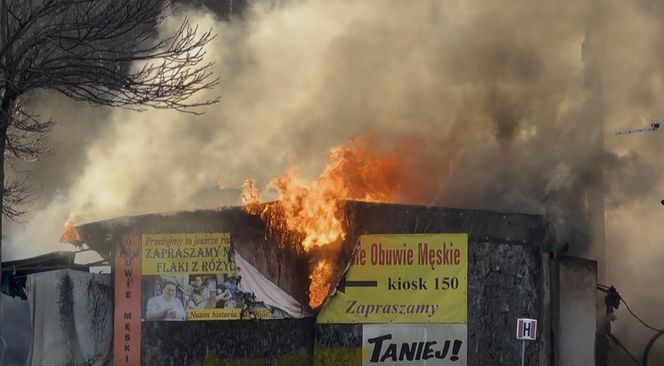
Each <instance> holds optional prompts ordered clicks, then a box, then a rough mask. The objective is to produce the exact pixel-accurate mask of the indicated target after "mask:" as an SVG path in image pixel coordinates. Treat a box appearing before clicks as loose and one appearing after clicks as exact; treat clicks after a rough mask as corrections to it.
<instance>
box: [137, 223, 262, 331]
mask: <svg viewBox="0 0 664 366" xmlns="http://www.w3.org/2000/svg"><path fill="white" fill-rule="evenodd" d="M141 251H142V256H141V259H142V279H143V280H142V287H143V291H142V304H143V306H142V319H143V320H145V321H178V320H180V321H182V320H236V319H270V318H271V317H272V312H271V311H270V310H269V309H267V308H265V307H264V306H261V305H260V304H258V302H257V301H256V299H255V298H254V297H253V296H252V295H251V294H247V293H244V292H242V291H241V281H242V278H241V276H240V275H239V274H238V269H237V265H236V264H235V260H234V256H233V253H232V250H231V247H230V235H229V234H228V233H178V234H144V235H143V236H142V245H141Z"/></svg>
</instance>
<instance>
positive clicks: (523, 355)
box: [521, 340, 526, 366]
mask: <svg viewBox="0 0 664 366" xmlns="http://www.w3.org/2000/svg"><path fill="white" fill-rule="evenodd" d="M525 364H526V341H525V340H522V341H521V366H524V365H525Z"/></svg>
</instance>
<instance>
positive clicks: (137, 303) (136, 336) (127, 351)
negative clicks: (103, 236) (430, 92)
mask: <svg viewBox="0 0 664 366" xmlns="http://www.w3.org/2000/svg"><path fill="white" fill-rule="evenodd" d="M114 281H115V286H114V287H115V314H114V320H113V335H114V339H113V344H114V350H113V365H116V366H118V365H123V366H126V365H140V364H141V236H140V234H135V235H131V236H125V237H122V238H121V239H120V242H119V243H118V244H117V245H116V247H115V273H114Z"/></svg>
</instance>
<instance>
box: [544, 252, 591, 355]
mask: <svg viewBox="0 0 664 366" xmlns="http://www.w3.org/2000/svg"><path fill="white" fill-rule="evenodd" d="M558 263H559V264H558V276H559V279H560V280H559V282H558V296H557V298H558V303H557V305H558V306H557V309H558V310H557V311H556V313H557V316H556V319H557V321H556V322H555V324H554V331H555V332H556V342H555V345H556V350H555V352H556V355H558V357H557V358H556V363H555V365H556V366H592V365H595V332H596V329H597V327H596V313H597V290H596V288H597V262H595V261H591V260H587V259H581V258H570V257H561V258H559V260H558Z"/></svg>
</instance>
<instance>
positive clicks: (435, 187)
mask: <svg viewBox="0 0 664 366" xmlns="http://www.w3.org/2000/svg"><path fill="white" fill-rule="evenodd" d="M210 3H211V4H214V2H210ZM223 4H224V6H228V5H229V4H233V1H230V2H228V1H226V2H223ZM235 5H236V9H233V10H232V11H231V14H230V17H227V18H224V19H222V18H221V17H220V16H219V14H220V13H219V12H215V11H213V10H214V9H212V10H211V9H209V8H206V7H205V6H201V5H200V4H196V5H192V4H188V5H187V4H182V3H180V4H179V11H178V12H177V13H176V15H177V16H176V17H175V18H174V19H172V23H169V24H167V25H166V26H165V28H164V33H165V34H167V33H169V32H171V31H173V29H174V28H173V27H175V26H177V25H178V24H179V22H180V21H181V20H182V17H184V16H187V17H189V18H190V19H191V20H192V22H193V23H197V24H198V25H199V26H200V28H201V29H207V28H213V29H214V31H215V33H217V35H218V37H217V39H216V40H215V41H214V42H213V44H211V45H210V46H209V47H208V57H209V59H210V60H213V61H214V62H215V63H216V64H215V66H214V68H215V72H216V75H217V76H220V77H221V83H220V86H219V87H218V88H217V89H216V90H213V91H210V92H209V93H208V96H217V95H218V96H220V97H221V101H220V102H219V103H218V104H216V105H213V106H210V107H207V108H203V109H201V111H202V112H204V113H205V114H204V115H202V116H194V115H190V114H183V113H178V112H175V111H153V110H148V111H144V112H140V113H139V112H134V111H128V110H122V109H115V110H111V109H106V108H96V107H93V106H89V105H85V104H80V103H74V102H71V101H69V100H67V99H65V98H64V97H62V96H59V95H56V94H52V93H48V92H43V93H40V94H35V95H32V96H31V97H30V99H29V100H28V101H27V102H28V104H29V106H30V108H31V110H32V111H34V112H36V113H38V114H41V115H42V116H46V117H48V116H52V117H53V119H54V120H56V121H57V122H58V125H57V127H56V128H55V130H54V131H53V133H52V136H51V137H50V139H49V141H48V143H49V145H50V152H49V154H47V155H46V156H44V158H43V159H42V160H40V161H38V162H35V163H31V164H23V165H20V168H21V169H29V182H30V183H31V184H32V185H33V198H34V202H33V204H32V211H31V213H30V214H29V215H27V216H26V217H24V218H23V219H22V220H23V221H24V222H23V223H19V224H12V223H7V222H6V223H5V224H6V225H8V229H7V234H6V237H4V238H3V242H4V246H3V253H2V259H3V260H11V259H17V258H22V257H26V256H30V255H35V254H40V253H44V252H49V251H54V250H62V249H63V248H64V249H67V247H65V246H64V245H63V244H59V243H58V238H59V235H60V234H61V232H62V229H63V225H64V223H65V221H67V220H68V219H70V218H74V220H76V222H78V223H83V222H88V221H95V220H101V219H106V218H111V217H115V216H120V215H130V214H139V213H146V212H161V211H175V210H181V209H196V208H213V207H217V206H218V205H220V204H225V205H234V204H237V203H238V193H239V190H238V189H239V188H240V186H241V184H242V182H243V181H244V180H245V179H246V178H254V179H256V181H257V182H258V185H259V186H261V187H263V186H265V184H266V183H267V182H268V180H269V179H270V178H272V177H275V176H277V175H280V174H281V173H283V172H284V171H285V170H286V169H287V167H289V166H291V165H298V166H299V167H300V169H301V171H302V172H303V174H304V175H305V176H307V177H309V178H315V177H316V176H317V174H318V173H320V171H321V170H322V169H323V167H324V166H325V163H326V159H327V153H328V151H329V149H330V148H331V147H332V146H335V145H339V144H344V143H346V142H347V141H348V140H349V139H350V138H352V137H358V136H359V137H367V136H368V137H367V138H366V139H363V141H365V144H369V145H371V146H375V147H376V148H377V149H388V150H390V149H400V151H399V153H400V154H402V156H404V157H405V161H406V162H407V164H406V165H407V166H406V167H404V169H405V170H404V171H405V172H407V174H406V173H404V174H403V175H402V176H401V177H400V184H401V193H400V195H399V197H398V198H396V200H397V201H400V202H408V203H417V204H428V205H439V206H447V207H463V208H481V209H490V210H499V211H511V212H525V213H533V214H541V215H545V216H546V218H547V219H548V220H549V222H550V223H551V232H552V233H553V236H554V238H553V239H555V241H556V243H557V244H556V248H559V247H562V246H564V243H568V245H569V246H570V249H569V250H570V251H571V252H572V253H574V254H583V253H585V254H587V255H589V256H590V257H593V258H597V259H600V260H602V263H600V268H601V271H602V272H604V275H600V278H603V280H602V281H604V282H606V283H607V284H614V285H616V286H617V287H618V289H619V290H620V293H621V294H622V295H623V297H625V298H626V299H627V300H628V301H629V302H630V306H631V307H632V309H633V310H635V311H636V312H637V313H638V314H639V315H641V316H642V317H643V318H644V319H646V320H647V321H650V322H651V323H653V325H655V326H657V327H664V318H662V316H661V311H658V310H659V309H660V308H661V306H663V305H664V296H662V295H661V291H657V288H658V287H657V286H658V284H659V283H660V277H661V275H662V271H661V270H660V268H661V264H660V261H661V258H662V253H663V252H664V249H662V247H663V245H664V243H663V242H662V240H661V239H660V237H661V236H662V235H661V234H664V228H662V224H661V223H662V222H664V221H663V219H664V207H662V206H661V205H660V204H659V201H660V199H662V198H664V179H662V175H661V171H662V168H664V155H662V154H661V153H662V142H663V141H664V134H661V133H659V132H655V133H650V134H640V135H628V136H620V137H617V136H614V135H613V134H612V132H613V131H614V130H617V129H621V128H626V127H645V125H647V123H648V119H658V118H664V104H663V103H662V100H663V99H664V55H663V54H662V53H663V51H662V50H664V23H663V22H662V19H664V4H660V2H659V1H656V0H649V1H646V0H639V1H636V0H635V1H630V2H625V1H620V0H586V1H582V2H580V1H577V0H561V1H556V2H545V1H531V0H518V1H510V2H497V1H493V0H481V1H480V0H476V1H460V0H459V1H457V0H450V1H439V0H432V1H417V2H406V1H363V2H357V1H327V0H310V1H305V0H297V1H295V0H294V1H259V0H255V1H248V2H243V1H236V2H235ZM217 7H218V8H219V7H220V5H217ZM228 10H229V9H227V8H224V14H225V15H228V12H229V11H228ZM169 28H170V29H169ZM220 188H221V189H220ZM602 191H603V192H604V194H605V195H604V197H602V194H601V192H602ZM604 209H605V214H606V215H605V218H606V221H605V227H604V226H603V224H602V220H601V218H602V214H601V212H602V210H604ZM604 233H605V238H606V241H605V243H606V246H605V247H604V248H602V245H601V242H602V239H603V238H602V236H603V235H604ZM586 234H587V235H592V237H594V238H595V239H596V241H597V242H596V243H594V245H591V244H593V243H591V239H588V237H587V236H584V235H586ZM579 238H581V239H579ZM583 238H586V239H585V240H584V239H583ZM604 257H605V258H606V261H605V262H604V260H603V258H604ZM613 326H614V332H615V333H616V334H617V335H618V336H619V337H621V339H623V338H624V340H625V342H626V344H627V346H628V347H630V348H631V349H632V350H633V351H635V352H640V351H641V350H642V348H643V346H644V345H645V342H646V341H647V339H648V338H649V336H650V333H648V332H647V331H645V330H644V329H643V327H641V326H640V325H638V324H637V322H636V321H635V320H634V319H633V318H631V317H630V316H629V315H628V314H627V313H626V312H624V311H622V309H621V311H619V312H618V321H616V322H614V324H613Z"/></svg>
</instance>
